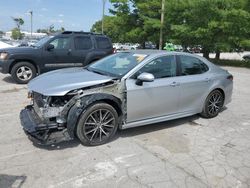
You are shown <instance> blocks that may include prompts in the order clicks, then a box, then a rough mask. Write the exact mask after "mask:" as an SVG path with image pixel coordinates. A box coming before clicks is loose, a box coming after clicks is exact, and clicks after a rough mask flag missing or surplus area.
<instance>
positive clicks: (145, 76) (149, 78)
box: [136, 72, 155, 86]
mask: <svg viewBox="0 0 250 188" xmlns="http://www.w3.org/2000/svg"><path fill="white" fill-rule="evenodd" d="M154 79H155V77H154V75H153V74H150V73H147V72H144V73H141V74H140V75H139V76H138V77H137V80H136V85H138V86H142V84H143V82H153V81H154Z"/></svg>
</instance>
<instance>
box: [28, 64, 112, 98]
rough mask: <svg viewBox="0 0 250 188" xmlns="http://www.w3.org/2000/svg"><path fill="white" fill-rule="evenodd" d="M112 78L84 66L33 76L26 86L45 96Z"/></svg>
mask: <svg viewBox="0 0 250 188" xmlns="http://www.w3.org/2000/svg"><path fill="white" fill-rule="evenodd" d="M112 79H113V78H112V77H109V76H103V75H100V74H97V73H93V72H90V71H88V70H86V69H84V68H67V69H60V70H56V71H51V72H48V73H45V74H43V75H40V76H38V77H36V78H34V79H33V80H32V81H31V82H30V83H29V84H28V88H29V90H30V91H34V92H37V93H41V94H43V95H45V96H63V95H65V94H66V93H68V92H70V91H72V90H75V89H79V88H84V87H89V86H93V85H98V84H102V83H105V82H109V81H111V80H112Z"/></svg>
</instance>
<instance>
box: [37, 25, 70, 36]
mask: <svg viewBox="0 0 250 188" xmlns="http://www.w3.org/2000/svg"><path fill="white" fill-rule="evenodd" d="M63 31H65V29H64V27H61V28H60V29H57V30H55V27H54V25H50V26H49V27H48V28H47V29H37V32H38V33H46V34H51V33H59V32H63Z"/></svg>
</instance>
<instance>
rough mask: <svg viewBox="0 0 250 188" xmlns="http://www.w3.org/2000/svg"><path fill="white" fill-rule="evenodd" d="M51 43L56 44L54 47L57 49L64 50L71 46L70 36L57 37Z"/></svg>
mask: <svg viewBox="0 0 250 188" xmlns="http://www.w3.org/2000/svg"><path fill="white" fill-rule="evenodd" d="M50 44H52V45H54V49H56V50H64V49H69V48H70V38H69V37H62V38H57V39H55V40H53V41H51V42H50Z"/></svg>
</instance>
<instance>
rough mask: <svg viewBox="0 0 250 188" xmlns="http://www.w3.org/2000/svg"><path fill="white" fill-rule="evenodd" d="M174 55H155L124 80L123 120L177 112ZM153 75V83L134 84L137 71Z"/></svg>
mask: <svg viewBox="0 0 250 188" xmlns="http://www.w3.org/2000/svg"><path fill="white" fill-rule="evenodd" d="M176 67H177V66H176V61H175V56H163V57H159V58H156V59H155V60H153V61H151V62H149V63H148V64H146V65H145V66H144V67H142V68H141V69H140V70H139V71H138V72H137V73H135V75H134V76H132V77H131V78H129V79H127V80H126V87H127V123H130V122H134V121H139V120H145V119H150V118H155V117H161V116H166V115H170V114H174V113H177V112H178V110H179V96H180V90H179V86H178V83H176V77H175V76H176V69H177V68H176ZM143 72H147V73H151V74H153V75H154V77H155V79H154V81H153V82H144V83H143V85H142V86H139V85H136V78H137V76H138V75H139V74H141V73H143Z"/></svg>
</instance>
